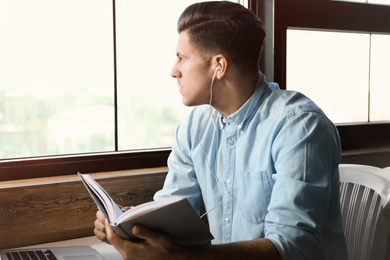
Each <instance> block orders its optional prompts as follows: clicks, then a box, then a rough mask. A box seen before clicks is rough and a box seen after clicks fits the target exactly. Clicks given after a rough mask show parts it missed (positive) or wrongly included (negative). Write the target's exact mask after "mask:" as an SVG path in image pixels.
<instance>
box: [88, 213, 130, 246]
mask: <svg viewBox="0 0 390 260" xmlns="http://www.w3.org/2000/svg"><path fill="white" fill-rule="evenodd" d="M119 207H120V208H121V210H122V212H125V211H127V210H129V209H130V208H131V207H123V206H120V205H119ZM105 221H106V218H105V216H104V214H103V213H102V212H101V211H100V210H98V211H97V212H96V220H95V229H94V231H93V232H94V233H95V236H96V237H97V238H99V239H100V240H101V241H103V242H106V243H109V242H108V240H107V234H106V228H105Z"/></svg>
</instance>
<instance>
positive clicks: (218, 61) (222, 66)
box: [212, 54, 229, 80]
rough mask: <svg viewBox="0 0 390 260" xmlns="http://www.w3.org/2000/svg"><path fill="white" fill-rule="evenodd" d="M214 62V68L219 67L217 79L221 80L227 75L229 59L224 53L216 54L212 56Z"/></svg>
mask: <svg viewBox="0 0 390 260" xmlns="http://www.w3.org/2000/svg"><path fill="white" fill-rule="evenodd" d="M212 64H213V67H214V70H215V69H217V67H218V70H217V75H216V78H217V79H219V80H220V79H222V78H223V77H225V76H226V72H227V68H228V65H229V62H228V59H227V58H226V57H225V56H224V55H222V54H218V55H215V56H214V57H213V58H212Z"/></svg>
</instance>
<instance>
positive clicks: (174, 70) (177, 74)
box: [171, 62, 181, 78]
mask: <svg viewBox="0 0 390 260" xmlns="http://www.w3.org/2000/svg"><path fill="white" fill-rule="evenodd" d="M180 75H181V74H180V71H179V69H178V68H177V63H176V62H175V64H174V65H173V67H172V69H171V77H172V78H180Z"/></svg>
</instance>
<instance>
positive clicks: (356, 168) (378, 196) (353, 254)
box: [339, 164, 390, 260]
mask: <svg viewBox="0 0 390 260" xmlns="http://www.w3.org/2000/svg"><path fill="white" fill-rule="evenodd" d="M339 170H340V203H341V210H342V216H343V222H344V233H345V238H346V241H347V248H348V254H349V259H350V260H385V259H390V239H389V235H390V171H386V170H383V169H381V168H377V167H373V166H367V165H357V164H340V166H339Z"/></svg>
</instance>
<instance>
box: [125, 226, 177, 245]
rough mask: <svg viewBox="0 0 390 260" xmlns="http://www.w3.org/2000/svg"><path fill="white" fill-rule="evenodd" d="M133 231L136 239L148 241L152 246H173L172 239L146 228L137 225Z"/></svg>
mask: <svg viewBox="0 0 390 260" xmlns="http://www.w3.org/2000/svg"><path fill="white" fill-rule="evenodd" d="M132 231H133V234H134V235H135V236H136V237H138V238H141V239H144V240H146V241H147V242H148V243H149V244H150V245H152V246H159V247H161V246H163V247H164V246H171V245H172V241H171V240H170V238H168V237H167V236H165V235H163V234H161V233H156V232H153V231H151V230H150V229H148V228H146V227H144V226H141V225H135V226H134V227H133V230H132Z"/></svg>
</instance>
